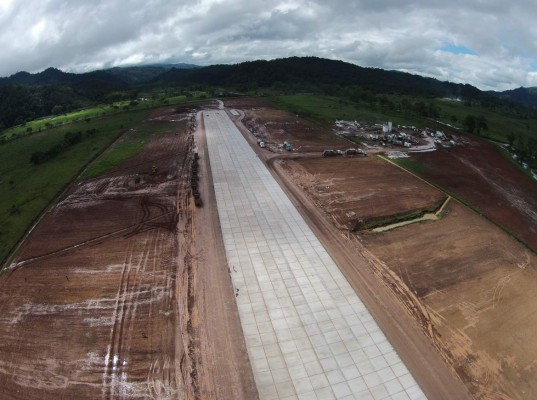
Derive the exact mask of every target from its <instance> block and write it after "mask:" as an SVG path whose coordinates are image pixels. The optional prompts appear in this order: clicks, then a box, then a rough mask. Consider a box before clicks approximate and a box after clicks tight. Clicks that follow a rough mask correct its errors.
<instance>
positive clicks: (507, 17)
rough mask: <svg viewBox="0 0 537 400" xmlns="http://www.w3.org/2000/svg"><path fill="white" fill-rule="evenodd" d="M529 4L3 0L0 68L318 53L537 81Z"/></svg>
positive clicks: (508, 84) (533, 6)
mask: <svg viewBox="0 0 537 400" xmlns="http://www.w3.org/2000/svg"><path fill="white" fill-rule="evenodd" d="M536 14H537V3H536V2H535V1H533V0H519V1H517V2H506V1H503V0H502V1H500V0H490V1H487V2H481V1H480V2H467V1H463V0H453V1H451V2H447V1H445V0H444V1H439V0H411V1H406V2H401V1H399V0H378V1H371V0H355V1H352V2H349V1H347V0H332V1H330V2H326V1H321V0H289V1H281V0H278V1H275V0H263V1H261V0H249V1H246V0H196V1H194V0H183V1H180V2H170V1H168V0H152V1H148V0H143V1H142V0H130V1H126V0H123V1H121V0H116V1H109V0H95V1H93V2H87V1H84V0H71V1H67V0H12V1H8V0H0V43H2V52H0V76H5V75H9V74H12V73H15V72H17V71H20V70H28V71H30V72H36V71H40V70H43V69H45V68H47V67H49V66H55V67H59V68H64V69H69V70H73V71H86V70H89V69H92V68H102V67H106V66H114V65H125V64H129V63H132V64H134V63H152V62H165V61H170V62H190V63H197V64H201V65H207V64H213V63H234V62H241V61H245V60H253V59H257V58H265V59H270V58H277V57H287V56H291V55H315V56H319V57H327V58H333V59H342V60H344V61H348V62H353V63H356V64H359V65H363V66H371V67H380V68H386V69H397V70H404V71H408V72H413V73H419V74H423V75H427V76H432V77H436V78H439V79H449V80H452V81H455V82H468V83H471V84H474V85H476V86H478V87H480V88H483V89H500V90H502V89H507V88H513V87H518V86H522V85H524V86H531V85H537V79H536V72H535V69H536V66H537V40H536V39H537V27H536V26H535V24H534V23H533V16H534V15H536ZM449 45H451V46H455V47H458V48H466V49H470V50H472V52H470V53H471V54H464V53H460V54H455V53H453V52H449V51H445V49H446V46H449ZM440 49H444V51H442V50H440ZM474 53H475V54H474Z"/></svg>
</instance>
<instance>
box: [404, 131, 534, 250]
mask: <svg viewBox="0 0 537 400" xmlns="http://www.w3.org/2000/svg"><path fill="white" fill-rule="evenodd" d="M411 157H412V159H415V160H417V161H419V162H420V163H422V164H424V165H425V167H426V168H425V169H424V170H423V172H422V173H421V174H422V176H424V177H425V178H426V179H428V180H430V181H431V182H434V183H436V184H438V185H439V186H441V187H443V188H445V189H446V190H448V191H450V192H452V193H454V194H456V195H457V196H459V197H460V198H461V199H463V200H464V201H466V202H468V203H470V204H472V205H474V206H475V207H477V208H478V209H479V210H480V211H481V212H482V213H483V214H484V215H486V216H487V217H488V218H490V219H491V220H493V221H494V222H496V223H498V224H500V225H501V226H503V227H505V228H506V229H508V230H510V231H512V232H513V234H514V235H515V236H516V237H518V238H519V239H520V240H522V241H523V242H524V243H526V244H527V245H528V246H530V247H531V248H532V249H533V250H534V251H537V184H536V183H535V181H532V180H531V179H530V178H528V177H527V176H524V175H523V174H521V173H520V171H518V170H517V169H516V168H515V166H514V165H512V164H511V163H510V162H509V161H508V160H506V159H505V158H504V157H503V156H502V155H501V154H500V152H499V151H498V150H497V149H496V148H495V147H494V145H492V144H491V143H488V142H486V141H483V140H480V139H476V138H465V145H463V146H457V147H455V148H453V149H451V150H449V151H448V150H443V149H442V150H439V151H436V152H431V153H414V154H412V156H411Z"/></svg>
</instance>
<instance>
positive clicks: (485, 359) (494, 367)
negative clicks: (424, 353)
mask: <svg viewBox="0 0 537 400" xmlns="http://www.w3.org/2000/svg"><path fill="white" fill-rule="evenodd" d="M361 239H362V241H363V243H364V244H365V246H366V247H367V248H368V249H369V250H371V251H372V252H373V253H374V254H375V255H377V256H378V257H379V258H380V259H381V260H382V261H383V262H384V263H385V264H386V265H387V266H388V267H389V269H390V270H391V271H393V272H395V274H396V276H397V277H398V278H399V279H400V282H395V281H394V282H393V284H394V285H398V286H401V287H403V288H404V289H401V290H406V291H410V292H411V293H414V294H415V295H416V301H418V302H419V303H422V307H416V306H414V305H410V304H409V307H412V309H413V310H420V314H421V315H419V316H418V315H417V314H416V317H417V318H418V320H420V321H422V324H423V328H424V330H425V331H427V332H429V336H430V338H431V339H432V340H433V343H434V344H435V347H436V348H437V349H438V350H439V351H440V352H441V354H442V355H443V357H444V358H445V359H446V361H448V362H449V363H450V364H451V365H452V367H453V368H454V369H455V370H456V372H457V374H458V375H459V376H460V377H461V379H462V380H463V381H464V382H465V384H466V385H467V386H468V387H469V388H470V389H471V392H472V393H473V394H474V396H475V397H476V398H479V399H506V398H514V399H529V398H534V397H536V396H537V383H536V382H537V381H536V380H535V376H536V374H537V364H536V362H535V360H536V359H537V347H536V346H535V341H534V336H535V335H534V332H535V331H536V330H537V317H536V315H537V300H536V297H535V293H536V292H535V287H537V271H536V269H535V266H536V265H537V263H536V261H537V260H536V258H535V256H534V255H533V254H532V253H531V252H530V251H529V250H526V249H524V247H523V246H522V245H520V244H519V243H518V242H516V241H515V240H514V239H512V238H510V237H508V236H507V235H506V234H505V233H504V232H503V231H501V230H500V229H499V228H497V227H495V226H494V225H492V224H491V223H490V222H488V221H486V220H484V219H483V218H481V217H480V216H479V215H478V214H476V213H474V212H473V211H471V210H469V209H468V208H467V207H465V206H463V205H461V204H459V203H457V202H453V203H451V204H450V205H449V206H448V213H447V215H446V216H445V217H444V218H443V219H442V220H439V221H436V222H433V223H430V222H428V223H423V224H414V225H410V226H407V227H404V228H400V229H397V230H394V231H391V232H387V233H382V234H367V235H361Z"/></svg>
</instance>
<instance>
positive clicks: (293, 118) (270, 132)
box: [225, 99, 356, 153]
mask: <svg viewBox="0 0 537 400" xmlns="http://www.w3.org/2000/svg"><path fill="white" fill-rule="evenodd" d="M225 105H226V107H230V108H240V109H242V110H243V111H244V114H245V116H244V118H243V120H242V122H243V124H244V125H245V126H246V128H247V129H248V130H249V131H250V132H252V133H253V134H254V135H255V136H256V137H257V138H258V139H260V140H263V141H264V142H266V143H267V144H274V145H278V144H280V145H281V144H283V143H284V142H286V141H287V142H290V143H291V144H292V146H293V149H294V151H295V152H298V153H308V152H318V153H321V152H322V151H323V150H324V149H327V148H331V149H339V150H345V149H347V148H349V147H356V145H355V144H354V143H353V142H351V141H349V140H347V139H344V138H342V137H339V136H337V135H335V134H333V133H332V132H329V131H327V130H326V129H324V128H322V127H319V126H318V125H317V124H314V123H312V122H309V121H306V120H304V119H303V118H301V117H299V116H297V115H294V114H291V113H289V112H287V111H282V110H277V109H275V108H272V107H270V106H268V105H266V103H264V102H262V101H261V100H259V99H233V100H226V102H225Z"/></svg>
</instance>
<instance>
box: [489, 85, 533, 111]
mask: <svg viewBox="0 0 537 400" xmlns="http://www.w3.org/2000/svg"><path fill="white" fill-rule="evenodd" d="M488 93H490V94H491V95H493V96H496V97H498V98H500V99H504V100H509V101H512V102H513V103H516V104H521V105H523V106H526V107H530V108H536V107H537V87H528V88H525V87H519V88H518V89H513V90H506V91H503V92H493V91H490V92H488Z"/></svg>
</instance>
